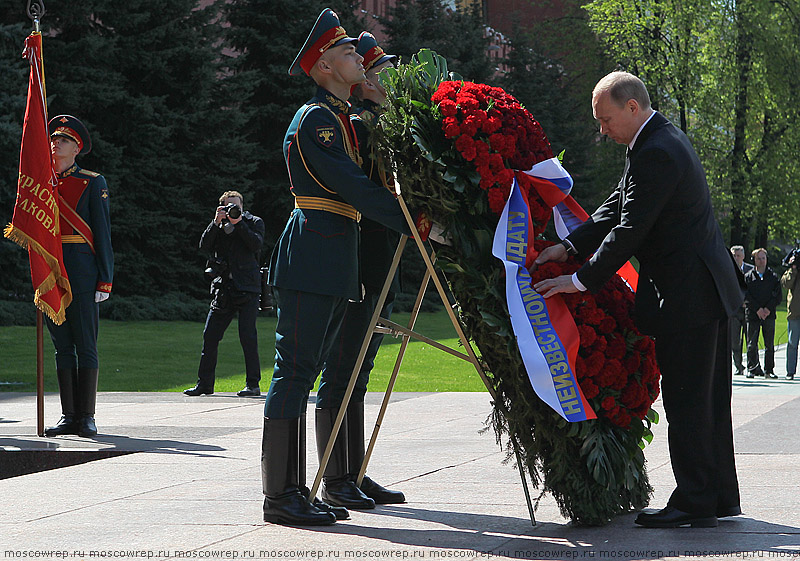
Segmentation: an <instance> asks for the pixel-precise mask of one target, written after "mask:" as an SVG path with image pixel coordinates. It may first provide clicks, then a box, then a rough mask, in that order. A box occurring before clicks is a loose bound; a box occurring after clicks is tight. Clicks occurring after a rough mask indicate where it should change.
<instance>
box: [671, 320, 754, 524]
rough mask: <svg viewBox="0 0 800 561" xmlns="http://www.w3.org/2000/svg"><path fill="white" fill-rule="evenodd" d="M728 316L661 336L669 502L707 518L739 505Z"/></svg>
mask: <svg viewBox="0 0 800 561" xmlns="http://www.w3.org/2000/svg"><path fill="white" fill-rule="evenodd" d="M730 356H731V338H730V328H729V325H728V320H727V319H725V320H719V321H713V322H711V323H709V324H705V325H702V326H700V327H696V328H692V329H684V330H683V331H680V332H677V333H669V334H666V335H662V336H659V337H656V358H657V360H658V365H659V367H660V368H661V390H662V396H663V400H664V410H665V411H666V414H667V422H668V424H669V426H668V432H669V455H670V460H671V462H672V471H673V473H674V475H675V481H676V483H677V487H676V489H675V491H674V492H673V493H672V496H671V497H670V500H669V505H670V506H673V507H675V508H677V509H679V510H682V511H685V512H691V513H695V514H697V515H701V516H713V515H714V514H715V512H716V511H717V510H718V509H727V508H732V507H735V506H739V483H738V480H737V477H736V465H735V461H734V455H733V423H732V419H731V382H732V380H731V379H732V375H731V361H730Z"/></svg>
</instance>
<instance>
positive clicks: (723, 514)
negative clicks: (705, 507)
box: [717, 505, 742, 518]
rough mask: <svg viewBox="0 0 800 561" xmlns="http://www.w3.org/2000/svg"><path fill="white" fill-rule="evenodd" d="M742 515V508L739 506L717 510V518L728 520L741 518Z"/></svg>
mask: <svg viewBox="0 0 800 561" xmlns="http://www.w3.org/2000/svg"><path fill="white" fill-rule="evenodd" d="M741 513H742V507H740V506H739V505H736V506H729V507H726V508H717V518H727V517H728V516H739V515H740V514H741Z"/></svg>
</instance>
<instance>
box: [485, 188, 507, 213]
mask: <svg viewBox="0 0 800 561" xmlns="http://www.w3.org/2000/svg"><path fill="white" fill-rule="evenodd" d="M505 206H506V196H505V195H504V194H503V191H502V189H498V188H497V187H492V188H491V189H489V207H490V208H491V209H492V212H494V213H495V214H501V213H502V212H503V207H505Z"/></svg>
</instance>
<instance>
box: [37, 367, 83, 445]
mask: <svg viewBox="0 0 800 561" xmlns="http://www.w3.org/2000/svg"><path fill="white" fill-rule="evenodd" d="M77 376H78V370H77V368H70V369H69V370H67V369H59V370H56V377H57V378H58V395H59V397H60V398H61V419H60V420H59V421H58V423H56V425H55V426H54V427H49V428H47V429H45V431H44V435H45V436H60V435H62V434H78V423H77V421H78V419H77V416H76V414H75V390H76V378H77Z"/></svg>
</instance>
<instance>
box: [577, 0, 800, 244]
mask: <svg viewBox="0 0 800 561" xmlns="http://www.w3.org/2000/svg"><path fill="white" fill-rule="evenodd" d="M586 8H587V10H588V12H589V14H590V16H591V25H592V27H593V28H594V29H595V31H596V32H597V33H598V35H599V36H600V37H601V38H602V39H603V40H604V41H605V42H606V45H607V47H608V49H609V50H610V51H611V52H612V53H613V54H614V56H615V58H616V59H617V60H618V62H619V64H620V66H622V67H623V68H626V69H628V70H630V71H631V72H634V73H635V74H637V75H639V76H640V77H641V78H642V79H643V80H644V81H645V83H646V84H647V85H648V89H649V90H650V93H651V96H652V97H653V98H654V103H655V104H656V106H657V108H658V109H659V110H660V111H662V112H664V113H665V114H666V115H667V116H668V117H669V118H671V119H672V120H673V121H674V122H675V123H676V124H677V125H679V126H680V127H681V128H682V129H683V130H684V131H685V132H686V133H687V134H688V135H689V136H690V138H691V139H692V142H693V143H694V145H695V147H696V148H697V150H698V153H699V154H700V157H701V160H702V161H703V164H704V166H705V168H706V171H707V175H708V178H709V184H710V187H711V191H712V196H713V198H714V201H715V207H716V209H717V212H718V217H719V218H720V220H721V222H722V223H723V225H725V226H727V229H728V230H729V232H730V241H731V243H743V244H744V245H745V246H746V247H748V248H752V247H754V246H765V245H766V244H767V241H768V239H769V238H779V239H781V238H782V239H788V238H793V237H795V236H796V232H797V231H798V227H799V226H800V223H799V222H798V218H797V208H798V203H800V197H798V195H799V194H800V190H799V189H798V184H799V183H800V166H798V164H797V158H796V157H795V156H794V155H793V153H794V152H795V151H796V146H797V143H798V141H800V130H798V127H797V125H796V123H797V116H798V115H797V112H798V109H797V107H796V104H795V103H793V102H792V101H791V100H793V99H796V96H797V94H798V93H800V56H799V55H798V52H799V51H798V46H799V45H798V36H799V34H800V26H799V25H798V24H799V23H800V18H799V17H798V16H799V15H800V3H798V2H797V1H796V0H789V1H779V2H772V1H769V0H740V1H737V2H732V1H730V0H714V1H712V2H695V3H686V2H680V1H677V0H644V1H633V0H595V1H593V2H590V3H589V4H588V5H587V6H586Z"/></svg>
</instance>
